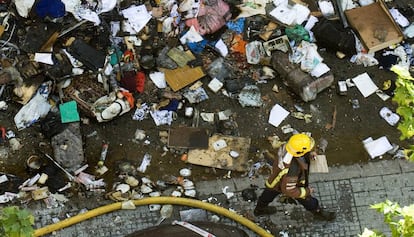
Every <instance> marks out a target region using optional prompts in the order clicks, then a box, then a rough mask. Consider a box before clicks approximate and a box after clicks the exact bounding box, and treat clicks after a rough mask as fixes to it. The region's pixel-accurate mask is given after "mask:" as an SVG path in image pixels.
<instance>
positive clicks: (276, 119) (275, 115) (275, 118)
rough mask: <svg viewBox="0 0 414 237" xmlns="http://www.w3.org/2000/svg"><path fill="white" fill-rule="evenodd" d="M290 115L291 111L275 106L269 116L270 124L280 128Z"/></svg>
mask: <svg viewBox="0 0 414 237" xmlns="http://www.w3.org/2000/svg"><path fill="white" fill-rule="evenodd" d="M288 115H289V111H287V110H285V109H284V108H283V107H282V106H280V105H278V104H276V105H275V106H273V108H272V110H271V111H270V115H269V123H270V124H272V125H273V126H275V127H278V126H279V125H280V123H282V121H283V120H284V119H285V118H286V117H287V116H288Z"/></svg>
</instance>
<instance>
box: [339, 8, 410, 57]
mask: <svg viewBox="0 0 414 237" xmlns="http://www.w3.org/2000/svg"><path fill="white" fill-rule="evenodd" d="M345 16H346V18H347V20H348V23H349V25H350V26H351V27H352V28H353V29H354V30H355V32H356V33H357V34H358V36H359V38H360V40H361V42H362V44H363V45H364V47H365V49H366V50H367V51H368V53H373V52H376V51H379V50H381V49H385V48H387V47H389V46H390V45H393V44H397V43H399V42H401V41H402V40H403V33H402V32H401V29H400V27H399V26H398V25H397V24H396V23H395V21H394V19H393V18H392V16H391V14H390V12H389V11H388V8H387V7H386V6H385V5H384V3H383V2H382V1H381V0H379V1H378V2H375V3H372V4H369V5H367V6H363V7H358V8H354V9H350V10H346V11H345Z"/></svg>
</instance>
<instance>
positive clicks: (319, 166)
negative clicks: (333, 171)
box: [309, 155, 329, 173]
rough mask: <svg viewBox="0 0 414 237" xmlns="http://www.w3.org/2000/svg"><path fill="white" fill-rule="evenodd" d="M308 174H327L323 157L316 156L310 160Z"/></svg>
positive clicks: (326, 164)
mask: <svg viewBox="0 0 414 237" xmlns="http://www.w3.org/2000/svg"><path fill="white" fill-rule="evenodd" d="M309 173H329V168H328V162H327V161H326V156H325V155H317V156H316V158H315V159H311V161H310V167H309Z"/></svg>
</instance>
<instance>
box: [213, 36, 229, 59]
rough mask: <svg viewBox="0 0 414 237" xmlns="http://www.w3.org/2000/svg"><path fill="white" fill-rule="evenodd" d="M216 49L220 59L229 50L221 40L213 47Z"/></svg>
mask: <svg viewBox="0 0 414 237" xmlns="http://www.w3.org/2000/svg"><path fill="white" fill-rule="evenodd" d="M214 47H216V50H217V51H218V52H219V53H220V55H221V56H222V57H226V56H227V54H228V53H229V49H228V48H227V46H226V44H225V43H224V41H223V40H222V39H220V40H219V41H217V43H216V44H215V45H214Z"/></svg>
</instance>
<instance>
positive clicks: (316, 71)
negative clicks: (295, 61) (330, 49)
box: [310, 63, 331, 77]
mask: <svg viewBox="0 0 414 237" xmlns="http://www.w3.org/2000/svg"><path fill="white" fill-rule="evenodd" d="M330 70H331V69H330V68H329V67H328V65H326V64H325V63H319V64H317V65H316V66H315V67H314V68H313V69H312V71H311V72H310V74H311V75H312V76H314V77H320V76H322V75H323V74H325V73H327V72H329V71H330Z"/></svg>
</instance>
